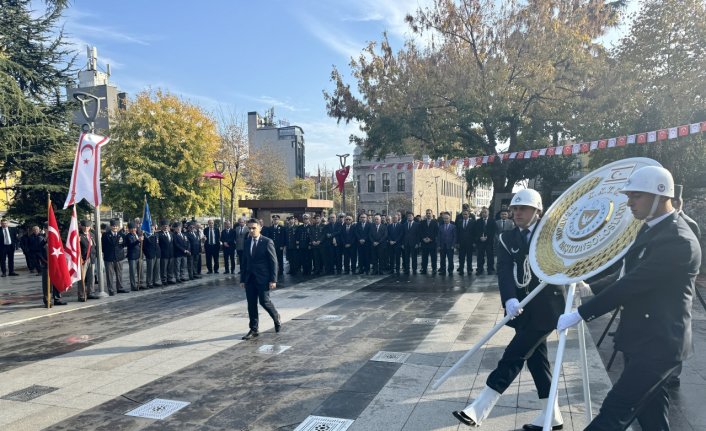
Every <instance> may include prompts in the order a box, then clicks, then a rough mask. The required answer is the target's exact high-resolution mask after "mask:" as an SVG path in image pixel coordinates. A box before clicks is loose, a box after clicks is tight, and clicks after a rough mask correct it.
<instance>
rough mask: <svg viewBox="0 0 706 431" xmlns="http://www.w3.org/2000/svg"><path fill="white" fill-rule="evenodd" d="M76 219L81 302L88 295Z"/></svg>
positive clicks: (79, 233)
mask: <svg viewBox="0 0 706 431" xmlns="http://www.w3.org/2000/svg"><path fill="white" fill-rule="evenodd" d="M74 215H76V203H75V202H74ZM79 224H80V223H79V222H78V217H76V229H79V230H78V231H77V232H76V245H77V247H76V250H77V251H76V253H77V254H78V259H77V260H78V273H79V274H81V288H82V290H83V302H86V301H88V297H87V296H88V294H87V293H86V272H85V271H84V270H83V266H84V265H83V261H82V260H81V259H82V258H81V231H80V229H81V227H80V226H79ZM86 257H87V258H88V256H86Z"/></svg>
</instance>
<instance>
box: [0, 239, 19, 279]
mask: <svg viewBox="0 0 706 431" xmlns="http://www.w3.org/2000/svg"><path fill="white" fill-rule="evenodd" d="M5 260H7V269H9V270H10V271H9V274H12V273H13V272H15V246H14V245H12V244H10V245H5V244H2V245H0V269H2V273H3V274H5V269H6V267H5Z"/></svg>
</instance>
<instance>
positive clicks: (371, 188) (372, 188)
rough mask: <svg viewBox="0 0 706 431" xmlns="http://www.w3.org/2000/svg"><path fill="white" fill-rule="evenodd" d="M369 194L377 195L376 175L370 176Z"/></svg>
mask: <svg viewBox="0 0 706 431" xmlns="http://www.w3.org/2000/svg"><path fill="white" fill-rule="evenodd" d="M368 193H375V174H368Z"/></svg>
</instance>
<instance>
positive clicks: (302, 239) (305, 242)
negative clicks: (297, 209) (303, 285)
mask: <svg viewBox="0 0 706 431" xmlns="http://www.w3.org/2000/svg"><path fill="white" fill-rule="evenodd" d="M296 238H297V240H296V243H297V250H298V255H299V267H300V268H301V270H302V274H304V275H310V274H311V225H310V224H300V225H299V226H298V227H297V233H296Z"/></svg>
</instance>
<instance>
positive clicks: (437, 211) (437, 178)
mask: <svg viewBox="0 0 706 431" xmlns="http://www.w3.org/2000/svg"><path fill="white" fill-rule="evenodd" d="M434 192H435V193H436V216H437V217H439V175H437V176H435V177H434Z"/></svg>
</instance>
